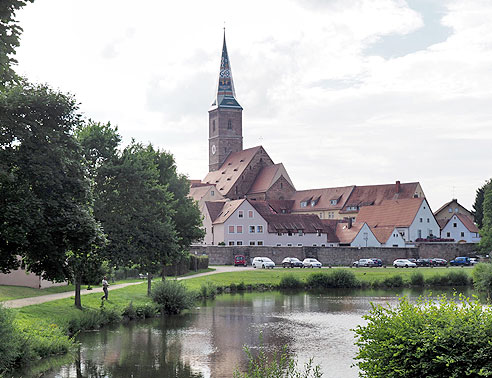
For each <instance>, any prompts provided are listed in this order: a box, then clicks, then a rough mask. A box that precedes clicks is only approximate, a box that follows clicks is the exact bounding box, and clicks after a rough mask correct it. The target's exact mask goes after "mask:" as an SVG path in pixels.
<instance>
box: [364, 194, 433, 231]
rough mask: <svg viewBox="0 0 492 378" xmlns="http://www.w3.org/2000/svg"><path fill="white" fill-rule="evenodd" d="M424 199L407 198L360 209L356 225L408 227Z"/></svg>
mask: <svg viewBox="0 0 492 378" xmlns="http://www.w3.org/2000/svg"><path fill="white" fill-rule="evenodd" d="M424 200H425V199H424V198H422V197H421V198H407V199H401V200H392V201H383V202H382V203H381V205H378V206H365V207H362V208H361V209H360V211H359V214H358V215H357V223H363V222H366V223H367V224H368V225H369V226H371V227H374V226H378V227H380V226H393V227H408V226H410V225H411V224H412V222H413V220H414V219H415V216H416V215H417V211H418V210H419V208H420V205H421V204H422V202H423V201H424Z"/></svg>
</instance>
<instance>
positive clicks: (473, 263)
mask: <svg viewBox="0 0 492 378" xmlns="http://www.w3.org/2000/svg"><path fill="white" fill-rule="evenodd" d="M479 262H480V260H479V259H478V258H477V257H470V264H471V265H476V264H478V263H479Z"/></svg>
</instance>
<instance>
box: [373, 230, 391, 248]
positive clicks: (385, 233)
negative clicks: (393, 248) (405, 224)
mask: <svg viewBox="0 0 492 378" xmlns="http://www.w3.org/2000/svg"><path fill="white" fill-rule="evenodd" d="M394 230H395V227H394V226H375V227H371V231H372V233H373V234H374V236H375V237H376V239H378V241H379V242H380V243H381V244H384V243H386V242H387V241H388V239H389V238H390V236H391V234H392V233H393V231H394Z"/></svg>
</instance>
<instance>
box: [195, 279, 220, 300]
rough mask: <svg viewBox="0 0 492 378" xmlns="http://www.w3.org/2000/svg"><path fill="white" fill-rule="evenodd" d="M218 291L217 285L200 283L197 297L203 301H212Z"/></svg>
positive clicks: (208, 282)
mask: <svg viewBox="0 0 492 378" xmlns="http://www.w3.org/2000/svg"><path fill="white" fill-rule="evenodd" d="M218 291H219V290H218V287H217V285H215V284H214V283H213V282H210V281H207V282H205V283H202V285H201V286H200V294H199V296H200V297H201V298H203V299H207V298H211V299H213V298H215V296H216V295H217V293H218Z"/></svg>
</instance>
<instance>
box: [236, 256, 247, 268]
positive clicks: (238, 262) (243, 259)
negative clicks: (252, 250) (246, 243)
mask: <svg viewBox="0 0 492 378" xmlns="http://www.w3.org/2000/svg"><path fill="white" fill-rule="evenodd" d="M246 265H248V262H247V261H246V257H245V256H244V255H236V256H234V266H246Z"/></svg>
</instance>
